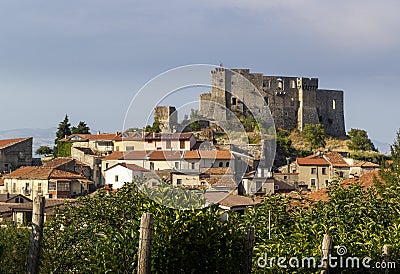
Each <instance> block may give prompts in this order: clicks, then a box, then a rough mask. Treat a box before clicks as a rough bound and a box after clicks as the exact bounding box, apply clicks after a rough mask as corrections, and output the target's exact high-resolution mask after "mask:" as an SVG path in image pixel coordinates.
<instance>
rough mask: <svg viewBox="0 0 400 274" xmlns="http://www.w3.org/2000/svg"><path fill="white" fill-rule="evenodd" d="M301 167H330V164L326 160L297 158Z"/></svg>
mask: <svg viewBox="0 0 400 274" xmlns="http://www.w3.org/2000/svg"><path fill="white" fill-rule="evenodd" d="M297 163H298V164H299V165H300V166H329V162H328V161H327V160H325V159H324V158H297Z"/></svg>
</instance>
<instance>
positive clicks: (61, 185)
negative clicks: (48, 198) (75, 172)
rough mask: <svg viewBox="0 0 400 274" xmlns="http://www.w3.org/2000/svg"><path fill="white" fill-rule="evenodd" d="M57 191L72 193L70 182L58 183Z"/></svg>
mask: <svg viewBox="0 0 400 274" xmlns="http://www.w3.org/2000/svg"><path fill="white" fill-rule="evenodd" d="M57 190H58V191H67V192H68V191H70V185H69V183H68V182H58V183H57Z"/></svg>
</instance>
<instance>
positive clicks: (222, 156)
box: [199, 150, 234, 160]
mask: <svg viewBox="0 0 400 274" xmlns="http://www.w3.org/2000/svg"><path fill="white" fill-rule="evenodd" d="M199 154H200V158H201V159H216V160H231V159H234V157H233V155H232V153H231V152H230V151H229V150H199Z"/></svg>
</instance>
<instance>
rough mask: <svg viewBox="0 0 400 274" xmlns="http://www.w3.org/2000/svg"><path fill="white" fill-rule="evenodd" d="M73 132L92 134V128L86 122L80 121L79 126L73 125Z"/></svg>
mask: <svg viewBox="0 0 400 274" xmlns="http://www.w3.org/2000/svg"><path fill="white" fill-rule="evenodd" d="M71 133H72V134H90V128H89V127H88V125H87V124H86V123H85V122H83V121H80V122H79V124H78V126H76V127H72V129H71Z"/></svg>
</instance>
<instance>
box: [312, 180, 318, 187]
mask: <svg viewBox="0 0 400 274" xmlns="http://www.w3.org/2000/svg"><path fill="white" fill-rule="evenodd" d="M316 182H317V180H316V179H311V186H312V187H315V184H316Z"/></svg>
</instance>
